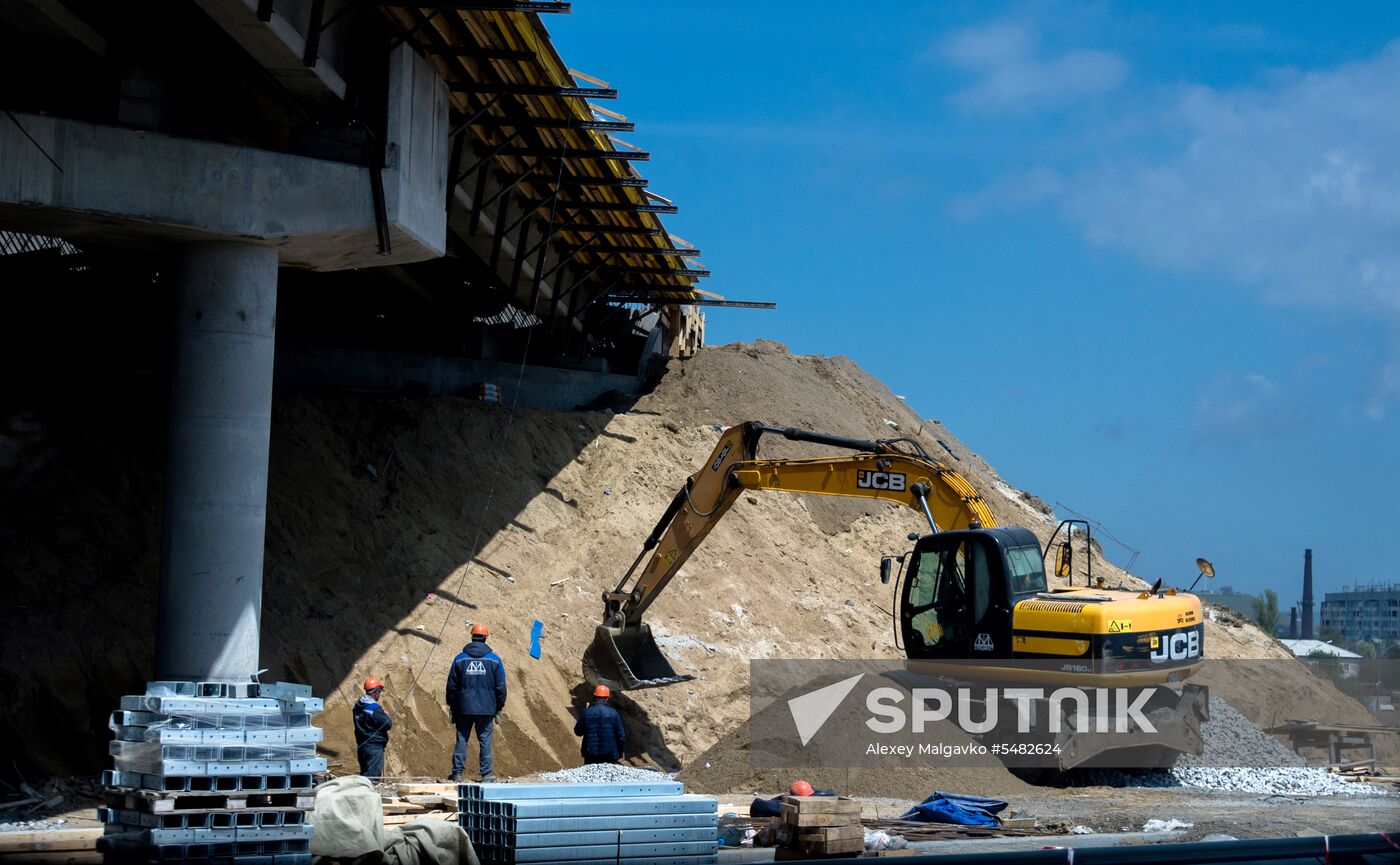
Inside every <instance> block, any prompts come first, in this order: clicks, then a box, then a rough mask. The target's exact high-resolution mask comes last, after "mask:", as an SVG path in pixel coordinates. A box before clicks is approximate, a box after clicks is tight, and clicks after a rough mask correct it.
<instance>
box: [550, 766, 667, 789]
mask: <svg viewBox="0 0 1400 865" xmlns="http://www.w3.org/2000/svg"><path fill="white" fill-rule="evenodd" d="M674 777H675V775H674V773H667V772H658V771H655V770H653V769H634V768H632V767H631V766H621V765H618V764H617V763H591V764H589V765H587V766H579V767H578V768H576V769H560V770H559V771H558V772H542V773H541V774H539V775H536V776H535V777H534V779H533V780H536V781H545V782H548V783H563V784H637V783H650V782H655V781H669V780H671V779H672V778H674Z"/></svg>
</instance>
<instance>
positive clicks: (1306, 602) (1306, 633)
mask: <svg viewBox="0 0 1400 865" xmlns="http://www.w3.org/2000/svg"><path fill="white" fill-rule="evenodd" d="M1312 638H1313V592H1312V550H1303V639H1305V640H1311V639H1312Z"/></svg>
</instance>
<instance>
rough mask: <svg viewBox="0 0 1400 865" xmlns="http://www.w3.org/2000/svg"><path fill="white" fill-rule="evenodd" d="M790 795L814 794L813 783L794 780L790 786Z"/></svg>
mask: <svg viewBox="0 0 1400 865" xmlns="http://www.w3.org/2000/svg"><path fill="white" fill-rule="evenodd" d="M788 795H789V796H810V795H812V785H811V784H808V783H807V782H806V781H793V782H792V786H791V787H789V788H788Z"/></svg>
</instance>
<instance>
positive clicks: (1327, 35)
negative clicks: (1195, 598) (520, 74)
mask: <svg viewBox="0 0 1400 865" xmlns="http://www.w3.org/2000/svg"><path fill="white" fill-rule="evenodd" d="M1322 8H1323V7H1318V6H1317V5H1316V4H1303V3H1294V4H1284V3H1235V4H1220V3H1173V4H1136V5H1126V4H1124V5H1120V4H1112V3H1090V4H1080V3H1075V4H1069V3H1053V2H1043V3H1036V2H1032V3H1011V4H991V3H955V2H954V3H917V2H910V3H880V4H857V3H828V2H816V0H813V2H801V3H798V2H773V3H765V4H759V5H757V6H756V5H755V4H752V3H741V2H737V0H708V2H679V0H671V2H667V3H665V4H656V3H643V2H634V0H611V2H608V3H587V2H576V3H575V4H574V10H575V11H574V13H573V14H572V15H569V16H546V24H547V25H548V26H549V28H550V32H551V33H552V35H553V37H554V39H555V42H556V44H557V45H558V46H559V49H560V52H561V54H562V55H563V56H564V57H565V59H566V60H567V61H568V62H569V63H570V64H571V65H572V66H573V67H574V68H576V69H579V70H581V71H584V72H587V73H590V74H593V75H596V76H599V77H601V78H603V79H605V80H607V81H609V82H610V83H611V84H613V85H614V86H616V87H618V88H619V89H620V91H621V98H620V99H618V100H617V101H616V102H615V103H614V104H612V105H610V106H608V107H611V108H613V109H615V110H619V111H621V112H623V113H625V114H626V115H628V117H629V119H631V120H633V121H635V122H636V123H637V130H636V132H635V133H632V134H630V135H628V136H625V137H627V138H628V139H629V140H630V141H632V142H634V143H636V144H638V145H640V146H642V147H643V148H645V149H647V150H650V151H651V152H652V153H653V158H652V161H651V162H650V163H646V164H644V165H642V166H641V168H642V170H643V173H644V174H645V175H646V176H647V177H649V178H650V179H651V181H652V186H651V188H652V189H653V190H654V191H656V192H658V193H660V194H662V195H665V196H667V197H669V198H673V199H674V200H675V201H676V203H677V204H679V205H680V208H681V210H680V213H679V214H677V215H675V216H670V217H667V218H666V219H667V225H668V226H669V227H670V228H671V230H672V231H673V232H674V233H675V234H678V235H680V236H682V237H684V238H686V239H688V240H690V241H691V242H693V243H695V244H696V245H697V246H699V247H700V248H701V249H702V250H703V259H702V260H703V261H704V263H705V265H706V266H707V267H709V268H710V269H711V270H713V271H714V274H715V275H714V277H713V278H712V279H710V280H709V281H708V282H707V283H706V286H705V287H706V288H708V289H709V290H712V291H716V292H718V293H720V294H723V295H725V296H726V297H728V298H730V299H735V300H772V301H776V302H777V303H778V309H777V311H776V312H751V311H738V310H733V311H731V310H712V311H711V312H710V313H709V316H708V333H707V340H708V341H709V342H710V343H722V342H729V341H733V340H752V339H755V338H759V337H763V338H768V339H775V340H780V341H782V342H785V343H787V344H788V345H789V346H790V347H791V348H792V350H793V351H795V352H799V353H810V354H844V355H848V356H849V357H851V358H853V359H854V360H855V361H857V362H858V363H860V364H861V365H862V366H863V367H865V368H866V369H867V370H869V371H870V372H871V373H873V374H874V375H876V376H878V377H879V378H881V379H882V380H884V381H885V382H886V383H888V384H889V385H890V387H891V388H892V389H893V390H894V391H895V392H896V393H900V394H904V395H906V396H907V397H908V400H909V403H910V404H911V405H912V406H913V407H914V408H915V409H916V410H918V411H919V412H920V413H922V414H923V415H924V416H926V417H934V418H938V419H940V420H942V421H944V422H945V423H947V424H948V425H949V427H950V428H951V429H952V430H953V431H954V432H955V433H956V434H957V435H958V436H960V437H961V438H962V439H963V440H964V441H965V442H966V443H967V444H968V445H969V446H970V447H972V448H974V449H975V450H977V451H978V452H980V453H981V454H983V455H984V456H985V457H986V458H987V459H988V460H989V461H990V462H991V463H992V464H993V465H995V466H996V467H997V468H998V469H999V470H1000V471H1001V473H1002V474H1003V476H1004V477H1005V478H1006V479H1007V480H1008V481H1009V482H1011V483H1013V484H1015V485H1017V486H1020V487H1022V488H1025V489H1029V490H1031V491H1032V492H1035V493H1037V494H1038V495H1040V496H1041V497H1043V498H1045V499H1046V500H1047V501H1049V502H1054V501H1056V500H1058V501H1061V502H1064V503H1065V504H1067V505H1069V506H1071V507H1073V508H1075V509H1076V510H1078V511H1080V512H1082V513H1085V514H1087V515H1089V516H1090V517H1092V518H1094V519H1097V520H1099V521H1101V522H1102V523H1104V525H1105V526H1106V527H1107V528H1108V529H1109V530H1110V531H1112V532H1113V534H1114V535H1116V536H1118V537H1120V538H1122V539H1123V540H1124V541H1125V542H1126V543H1129V544H1131V545H1132V546H1134V547H1137V548H1139V549H1140V550H1142V556H1141V558H1140V559H1139V560H1138V563H1137V565H1136V567H1135V568H1134V570H1135V571H1136V572H1137V573H1140V574H1142V575H1145V576H1148V577H1150V578H1155V577H1158V576H1161V577H1165V578H1166V579H1167V580H1168V582H1171V581H1174V580H1188V579H1190V578H1191V577H1192V576H1193V575H1194V571H1195V568H1194V564H1193V562H1194V559H1195V557H1196V556H1199V555H1203V556H1206V557H1207V558H1210V559H1211V560H1213V561H1214V562H1215V563H1216V566H1217V569H1218V570H1219V573H1220V579H1219V580H1218V581H1217V582H1218V584H1224V583H1229V584H1232V585H1234V586H1235V587H1236V588H1237V589H1242V590H1247V591H1259V590H1261V589H1263V588H1266V587H1273V588H1276V589H1278V590H1279V592H1280V601H1281V603H1283V604H1284V605H1285V606H1287V605H1288V604H1291V603H1294V602H1296V600H1297V597H1298V594H1299V591H1300V588H1299V586H1300V583H1301V578H1300V575H1301V570H1302V551H1303V548H1304V547H1309V546H1310V547H1312V548H1313V549H1314V551H1315V565H1314V567H1315V571H1316V574H1317V577H1318V580H1319V583H1320V586H1321V587H1323V588H1335V587H1338V586H1340V585H1341V584H1342V583H1348V584H1349V583H1350V582H1352V581H1353V580H1359V581H1363V582H1366V581H1371V580H1391V581H1400V564H1397V562H1398V561H1400V558H1398V557H1397V556H1396V555H1395V553H1394V550H1393V547H1394V546H1395V542H1396V540H1397V537H1398V536H1400V504H1397V500H1398V499H1397V497H1398V496H1400V4H1382V3H1375V4H1343V5H1341V6H1333V7H1327V8H1329V9H1330V10H1332V11H1330V12H1329V13H1323V12H1321V11H1320V10H1321V9H1322ZM759 10H761V14H760V11H759ZM1392 40H1397V41H1394V42H1392ZM736 420H740V419H739V418H736ZM1108 551H1109V553H1110V555H1111V556H1112V555H1113V553H1114V550H1113V548H1112V546H1111V545H1110V546H1109V548H1108ZM1115 558H1117V559H1118V560H1119V561H1120V562H1121V561H1122V560H1123V557H1121V556H1115Z"/></svg>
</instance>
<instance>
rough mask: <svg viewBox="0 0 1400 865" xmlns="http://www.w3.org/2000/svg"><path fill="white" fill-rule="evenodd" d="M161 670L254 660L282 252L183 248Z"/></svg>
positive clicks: (178, 673)
mask: <svg viewBox="0 0 1400 865" xmlns="http://www.w3.org/2000/svg"><path fill="white" fill-rule="evenodd" d="M175 294H176V302H175V327H174V338H173V346H174V350H173V352H172V368H171V389H170V442H169V454H168V457H167V468H166V481H165V530H164V538H163V541H162V548H161V572H160V600H159V606H158V608H157V611H156V677H157V678H158V679H184V680H194V681H219V680H222V681H245V682H246V681H248V678H249V676H250V675H251V674H253V673H254V672H256V671H257V669H258V636H259V628H258V625H259V621H260V619H261V615H262V576H263V533H264V530H265V517H266V513H267V452H268V439H269V438H270V434H271V431H270V422H271V414H272V363H273V330H274V327H275V325H276V319H277V251H276V250H275V249H273V248H271V247H266V246H256V245H254V244H250V243H235V242H224V241H215V242H207V243H193V244H190V245H189V246H187V247H185V249H184V251H183V254H182V256H181V261H180V269H179V273H178V275H177V282H176V286H175Z"/></svg>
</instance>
